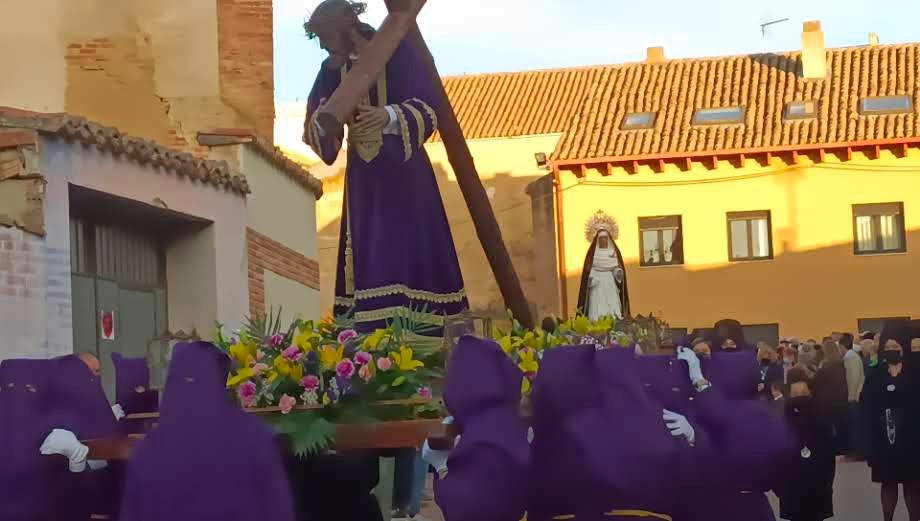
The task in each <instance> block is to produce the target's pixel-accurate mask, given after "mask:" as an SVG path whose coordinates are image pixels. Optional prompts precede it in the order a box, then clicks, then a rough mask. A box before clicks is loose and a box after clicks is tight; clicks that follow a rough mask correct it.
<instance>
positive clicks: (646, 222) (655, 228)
mask: <svg viewBox="0 0 920 521" xmlns="http://www.w3.org/2000/svg"><path fill="white" fill-rule="evenodd" d="M680 221H681V219H680V216H679V215H668V216H664V217H640V218H639V251H641V252H642V256H641V258H640V259H639V265H640V266H671V265H674V264H683V263H684V241H683V237H682V235H683V233H682V232H681V222H680Z"/></svg>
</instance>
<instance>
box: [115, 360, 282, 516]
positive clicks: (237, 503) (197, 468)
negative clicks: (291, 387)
mask: <svg viewBox="0 0 920 521" xmlns="http://www.w3.org/2000/svg"><path fill="white" fill-rule="evenodd" d="M228 369H229V360H228V359H227V357H226V356H225V355H223V354H222V353H220V352H219V351H218V350H217V348H215V347H214V346H213V345H212V344H209V343H206V342H194V343H190V344H179V345H177V346H176V348H175V350H174V354H173V357H172V360H171V361H170V365H169V376H168V379H167V382H166V388H165V391H164V395H163V396H164V400H163V404H162V407H161V408H160V423H159V426H158V427H157V428H156V429H155V430H154V431H153V432H151V433H150V435H149V436H148V437H147V438H146V440H144V442H142V443H140V444H139V445H138V446H137V448H136V449H135V452H134V454H133V456H132V459H131V461H130V462H129V464H128V478H127V482H126V484H125V493H124V499H123V502H122V509H121V516H120V519H121V521H193V520H194V521H218V520H220V521H252V520H253V519H265V520H272V521H293V519H294V511H293V499H292V497H291V490H290V484H289V483H288V481H287V479H286V477H285V470H284V466H283V464H282V461H281V456H280V454H279V453H278V450H277V446H276V444H275V441H274V433H273V431H272V430H271V429H270V428H269V427H268V426H267V425H266V424H264V423H263V422H262V421H261V420H259V419H258V418H257V417H255V416H252V415H250V414H248V413H245V412H243V411H242V410H240V409H239V408H238V407H237V406H235V405H234V404H233V403H232V402H231V401H230V399H229V397H228V396H227V392H226V388H225V384H226V380H227V373H228Z"/></svg>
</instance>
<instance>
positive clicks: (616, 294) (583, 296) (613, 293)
mask: <svg viewBox="0 0 920 521" xmlns="http://www.w3.org/2000/svg"><path fill="white" fill-rule="evenodd" d="M619 236H620V228H619V226H618V225H617V223H616V221H615V220H614V219H613V217H610V216H609V215H607V214H605V213H604V212H603V211H601V210H598V211H597V213H595V214H594V216H592V217H591V218H590V219H589V220H588V222H587V224H585V238H586V239H587V240H588V241H590V242H591V247H590V248H588V254H587V255H586V256H585V264H584V268H583V269H582V271H581V285H580V287H579V289H578V309H580V310H581V312H582V313H584V314H586V315H587V316H588V318H589V319H591V320H597V319H598V318H600V317H604V316H614V317H616V318H623V317H628V316H629V292H628V291H627V287H626V270H625V267H624V264H623V256H622V255H621V254H620V248H618V247H617V244H616V240H617V238H619Z"/></svg>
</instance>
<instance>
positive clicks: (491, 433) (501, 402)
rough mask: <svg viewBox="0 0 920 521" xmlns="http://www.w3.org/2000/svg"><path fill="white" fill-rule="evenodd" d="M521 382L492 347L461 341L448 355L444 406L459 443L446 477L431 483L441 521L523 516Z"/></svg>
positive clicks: (525, 458) (525, 451)
mask: <svg viewBox="0 0 920 521" xmlns="http://www.w3.org/2000/svg"><path fill="white" fill-rule="evenodd" d="M522 378H523V374H522V373H521V371H520V370H518V368H517V367H515V365H514V363H513V362H512V361H511V360H510V359H509V358H508V357H507V356H506V355H505V353H503V352H502V350H501V349H500V348H499V347H498V345H497V344H496V343H494V342H490V341H487V340H479V339H476V338H473V337H470V336H465V337H463V338H461V339H460V342H459V343H458V344H457V347H455V348H454V350H453V352H452V353H451V357H450V363H449V366H448V373H447V380H446V382H445V387H444V401H445V404H446V405H447V409H448V410H449V411H450V413H451V414H452V415H453V416H454V420H455V421H456V422H457V426H458V427H459V428H460V432H461V438H460V442H459V444H458V445H457V446H456V447H455V448H454V450H453V451H452V452H451V454H450V459H449V460H448V463H447V465H448V473H447V476H446V477H445V478H444V479H439V480H438V481H437V482H436V483H435V498H436V500H437V503H438V505H440V506H441V510H442V511H443V513H444V519H445V521H508V520H513V521H517V520H518V519H520V518H521V516H522V515H523V514H524V504H525V501H526V496H527V480H526V476H527V471H528V468H529V465H530V447H529V446H528V443H527V425H526V424H525V423H524V422H523V421H522V420H521V418H520V413H519V408H520V400H521V380H522ZM471 382H475V384H474V385H470V384H471Z"/></svg>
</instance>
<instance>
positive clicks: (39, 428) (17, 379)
mask: <svg viewBox="0 0 920 521" xmlns="http://www.w3.org/2000/svg"><path fill="white" fill-rule="evenodd" d="M49 367H50V366H49V362H48V361H47V360H4V361H3V362H2V363H0V447H3V448H4V450H5V456H4V460H3V464H2V465H0V520H3V521H32V520H38V519H57V514H58V513H57V512H56V510H55V509H56V508H57V507H58V506H59V503H60V502H59V501H58V499H59V498H57V497H56V494H57V493H59V492H60V486H59V485H60V481H59V479H60V478H61V477H66V474H65V473H66V472H68V470H67V460H66V459H64V458H62V457H59V456H42V455H41V454H40V453H39V447H40V446H41V444H42V441H44V439H45V437H46V436H47V435H48V433H49V432H51V429H52V428H53V426H52V418H51V415H52V411H51V407H50V400H49V389H48V386H47V375H48V370H49Z"/></svg>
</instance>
